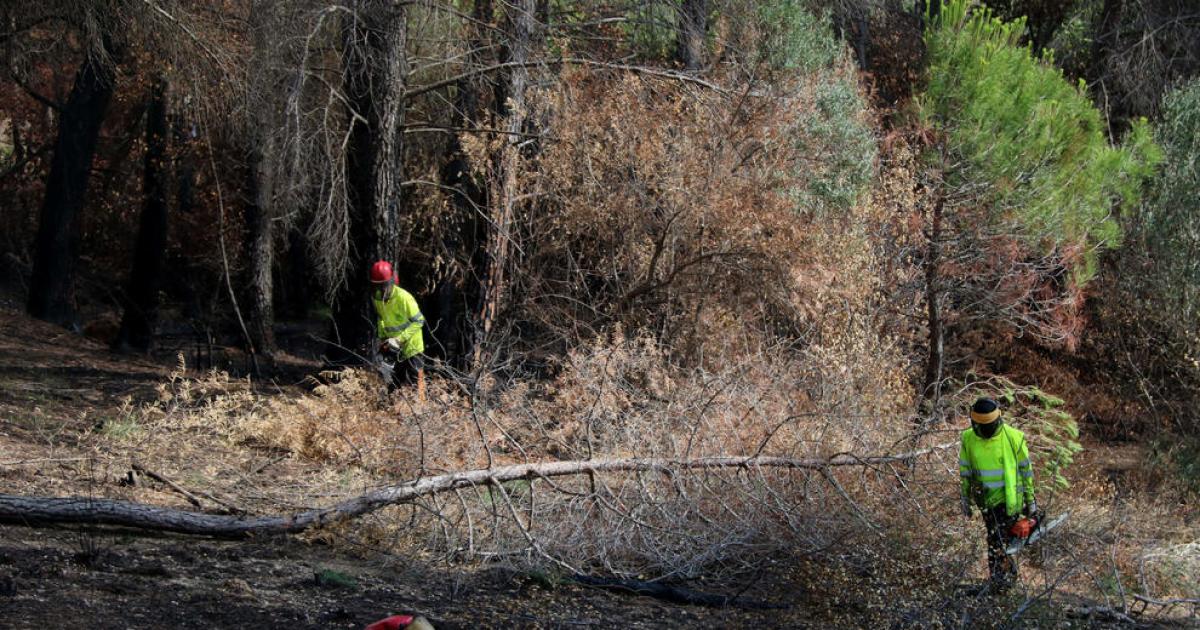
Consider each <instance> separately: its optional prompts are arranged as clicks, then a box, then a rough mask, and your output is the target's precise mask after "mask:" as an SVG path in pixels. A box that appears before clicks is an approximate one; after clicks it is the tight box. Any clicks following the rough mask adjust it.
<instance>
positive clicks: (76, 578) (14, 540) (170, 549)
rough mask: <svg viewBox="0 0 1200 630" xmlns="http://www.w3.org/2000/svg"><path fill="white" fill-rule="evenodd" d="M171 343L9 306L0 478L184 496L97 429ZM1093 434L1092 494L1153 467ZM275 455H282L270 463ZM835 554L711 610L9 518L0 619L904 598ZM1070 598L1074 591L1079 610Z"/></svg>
mask: <svg viewBox="0 0 1200 630" xmlns="http://www.w3.org/2000/svg"><path fill="white" fill-rule="evenodd" d="M176 350H180V351H186V348H185V347H183V346H181V347H180V348H175V349H171V348H168V351H167V352H166V353H164V355H163V356H160V357H159V358H158V359H154V358H129V357H122V356H117V355H113V354H111V353H109V352H108V351H107V348H106V346H105V345H104V344H102V343H99V342H97V341H94V340H92V339H89V338H87V337H83V336H80V335H75V334H72V333H69V332H67V331H65V330H63V329H61V328H57V327H54V326H50V325H47V324H43V323H41V322H36V321H32V320H30V319H28V318H26V317H24V316H23V315H21V314H19V313H18V312H16V311H15V310H14V309H12V308H8V307H0V493H13V494H28V495H43V496H45V495H52V496H67V495H76V496H79V495H82V496H108V497H113V496H116V497H120V498H133V499H134V500H139V501H143V502H150V503H160V504H164V505H172V506H176V507H184V508H187V507H188V506H187V505H186V504H184V503H182V501H181V499H180V497H179V496H178V495H176V494H173V493H170V492H169V491H167V490H166V489H165V488H163V487H161V486H156V485H152V484H146V483H145V482H143V483H142V487H139V488H138V489H136V490H130V489H127V488H126V489H118V488H117V486H118V485H119V484H120V482H121V480H122V478H123V477H124V475H125V474H126V473H127V471H126V470H125V469H123V468H121V467H120V465H118V464H114V463H113V462H112V461H105V462H104V463H102V464H98V463H96V462H98V461H101V460H99V459H97V458H96V457H95V452H94V451H93V450H92V449H91V447H90V446H89V444H88V440H87V436H88V435H90V434H92V433H94V432H95V431H98V430H100V431H113V430H119V428H120V425H119V423H114V420H113V419H118V418H120V417H121V414H122V410H123V409H128V408H129V406H130V405H131V404H137V403H138V402H144V401H152V400H154V399H155V397H156V396H158V395H159V388H158V386H159V385H160V384H161V383H163V382H164V381H166V380H168V379H169V378H170V377H171V376H170V375H171V373H172V371H173V370H174V369H175V367H176V363H177V362H176V361H175V360H173V359H172V356H171V355H173V354H174V352H175V351H176ZM290 361H291V363H290V367H291V368H292V370H293V371H294V372H296V373H297V374H302V373H303V372H304V371H305V370H306V369H309V370H315V369H316V368H317V364H316V363H315V361H305V360H303V359H297V358H292V359H291V360H290ZM272 387H274V389H275V391H277V392H278V393H279V394H280V395H289V392H291V391H292V388H296V389H295V391H296V392H299V391H300V390H299V388H297V387H296V386H295V385H289V384H286V383H283V384H280V383H275V384H273V385H272ZM106 423H107V424H106ZM114 427H115V428H114ZM1087 446H1088V448H1087V450H1086V451H1085V452H1084V454H1082V455H1081V457H1080V461H1079V464H1078V467H1077V469H1076V471H1075V474H1076V475H1077V476H1078V478H1079V479H1078V482H1077V485H1076V487H1077V488H1078V494H1079V496H1080V497H1083V496H1086V497H1089V500H1090V501H1092V502H1093V503H1095V504H1104V503H1107V502H1114V501H1125V500H1127V499H1128V498H1129V497H1130V496H1132V495H1138V494H1139V493H1142V492H1143V491H1145V490H1147V489H1148V488H1149V487H1151V486H1153V485H1154V484H1157V483H1158V481H1160V480H1161V478H1160V477H1155V476H1154V475H1152V474H1150V473H1149V472H1147V471H1146V470H1145V469H1146V466H1147V465H1148V464H1147V462H1148V461H1149V460H1150V459H1151V458H1150V457H1148V453H1147V450H1146V447H1144V446H1142V445H1136V444H1123V445H1102V444H1088V445H1087ZM246 457H247V458H248V460H247V461H249V460H251V459H253V460H254V461H256V462H257V461H261V462H263V465H262V467H261V468H259V467H258V465H257V464H254V465H252V467H253V468H255V469H256V470H257V471H258V472H263V471H264V470H267V471H268V472H267V473H265V474H267V475H269V478H268V479H266V480H264V481H263V482H262V483H264V484H287V483H303V482H304V479H305V475H306V474H311V473H312V470H311V466H309V465H306V464H304V463H302V462H295V461H292V460H290V459H289V460H287V461H282V462H279V461H278V460H277V459H272V457H271V454H269V453H268V454H265V455H264V454H262V453H250V454H246ZM255 458H256V459H255ZM276 462H278V463H276ZM268 463H275V465H271V466H270V467H269V469H268ZM953 481H954V480H951V481H950V482H948V483H952V482H953ZM131 492H136V494H133V495H132V496H131V495H130V493H131ZM1176 507H1178V509H1173V510H1172V513H1171V515H1170V516H1169V523H1166V522H1164V523H1161V524H1160V526H1161V528H1162V530H1163V531H1167V532H1168V533H1167V534H1163V535H1164V536H1168V537H1174V538H1175V539H1177V540H1183V541H1185V542H1186V541H1187V537H1188V536H1187V534H1186V532H1187V531H1188V530H1189V528H1191V530H1192V531H1193V533H1194V531H1195V530H1194V528H1195V524H1196V521H1197V519H1198V513H1197V509H1196V508H1195V507H1194V506H1192V507H1188V506H1176ZM1180 532H1183V534H1180ZM1181 536H1182V537H1181ZM1192 537H1193V538H1194V535H1193V536H1192ZM981 566H982V564H981ZM842 570H844V569H838V568H831V567H829V566H824V565H821V564H820V563H819V562H817V561H815V560H813V559H804V558H779V559H778V561H777V562H776V563H775V564H773V565H772V566H771V567H764V570H763V572H762V574H761V575H759V576H757V577H756V578H755V581H754V582H753V583H751V584H749V585H729V584H713V585H710V586H709V587H706V586H704V585H695V584H693V585H691V587H692V588H696V589H698V590H709V589H710V588H711V590H712V591H713V592H718V593H728V592H731V591H732V592H736V591H738V590H743V589H744V592H743V593H742V595H744V596H745V597H748V598H752V599H754V600H758V601H764V602H773V603H777V604H780V605H782V606H784V608H780V609H770V610H749V609H741V608H726V609H718V608H706V607H698V606H686V605H677V604H671V603H667V602H663V601H659V600H655V599H651V598H647V597H636V596H632V595H629V594H625V593H620V592H612V591H605V590H598V589H595V588H590V587H585V586H582V585H579V584H576V583H574V582H570V581H565V582H564V581H559V580H556V579H553V578H548V577H547V576H541V575H530V574H521V573H517V572H513V571H510V570H505V569H501V568H497V567H487V566H480V565H478V564H465V563H457V564H449V563H447V562H446V561H445V560H444V559H442V558H437V557H432V556H430V555H427V554H425V553H423V552H421V551H420V550H419V549H414V550H413V551H411V553H409V554H405V553H397V552H396V550H395V549H394V548H393V549H390V550H388V551H386V552H380V551H379V550H377V549H374V548H372V547H371V546H370V545H369V544H365V543H356V542H353V541H351V540H350V539H344V540H334V541H333V542H332V543H331V542H330V541H329V540H328V539H325V538H320V537H318V538H311V539H303V538H301V539H297V538H295V537H279V538H267V539H259V540H250V541H224V540H216V539H210V538H203V537H187V536H177V535H164V534H152V533H146V532H137V531H130V530H121V529H112V528H107V529H106V528H83V527H66V526H64V527H30V526H26V525H21V524H7V525H0V626H3V627H6V628H45V627H89V628H117V627H120V628H164V627H204V628H242V627H288V628H361V627H363V626H365V625H366V624H368V623H370V622H372V621H374V620H376V619H379V618H382V617H384V616H387V615H389V614H393V613H416V614H423V615H426V616H428V617H429V618H430V619H431V620H432V621H433V622H434V624H435V626H436V627H438V628H491V627H498V628H576V627H622V628H679V627H730V628H733V627H754V628H774V627H780V628H784V627H787V628H794V627H830V626H837V627H856V626H858V627H861V626H866V625H874V624H875V623H876V622H877V620H879V619H886V618H891V619H892V620H893V623H894V622H895V621H894V620H895V608H894V607H896V606H900V605H901V604H899V603H895V602H896V600H895V599H894V596H895V595H896V593H894V592H892V591H893V588H892V587H891V586H890V585H889V580H891V579H892V578H891V577H889V575H888V574H887V573H886V572H882V573H879V574H870V573H869V572H867V573H862V574H859V575H856V576H850V579H851V580H854V581H856V582H857V583H858V584H859V586H860V587H861V589H862V591H863V592H868V591H869V592H874V593H878V594H879V597H878V598H877V599H873V598H866V599H864V598H861V597H859V593H856V592H847V591H845V590H844V589H843V587H841V586H839V584H844V583H845V582H843V581H842V580H840V579H835V578H834V576H832V575H831V574H830V572H837V571H842ZM1028 570H1036V569H1028ZM944 590H945V589H942V592H944ZM1007 597H1008V598H1010V601H1006V602H1005V606H1007V607H1015V606H1017V605H1020V604H1021V602H1022V600H1023V599H1024V600H1025V601H1029V602H1032V603H1033V606H1032V610H1031V613H1030V614H1029V616H1028V618H1033V619H1038V618H1041V619H1043V621H1042V623H1043V624H1045V625H1054V626H1065V625H1074V626H1076V627H1098V626H1103V625H1106V624H1108V623H1109V622H1112V621H1113V617H1111V616H1110V615H1107V614H1104V613H1102V614H1099V615H1097V614H1092V615H1087V614H1079V613H1078V611H1086V610H1087V609H1089V607H1090V608H1092V609H1102V608H1109V607H1111V606H1112V603H1111V602H1104V601H1098V600H1097V599H1095V598H1094V596H1091V595H1088V594H1087V593H1085V592H1083V591H1080V592H1079V593H1078V594H1071V593H1068V594H1066V595H1065V596H1063V597H1059V598H1058V599H1057V600H1056V601H1055V603H1054V605H1053V606H1041V605H1040V604H1038V603H1037V600H1036V598H1035V597H1033V594H1031V593H1028V592H1026V591H1025V590H1024V589H1022V590H1021V591H1020V592H1017V593H1014V594H1010V595H1008V596H1007ZM1063 602H1071V606H1070V607H1069V610H1068V609H1066V608H1063ZM997 604H998V602H996V601H992V600H989V599H987V598H983V599H979V600H978V602H977V604H976V605H973V606H968V607H966V608H964V607H962V606H956V607H954V613H953V614H954V616H953V617H952V618H946V619H943V620H942V623H944V624H945V625H948V626H956V625H960V624H961V623H966V622H968V619H969V617H964V616H963V615H972V616H975V619H980V617H979V615H983V618H984V619H986V615H987V611H988V610H994V609H995V608H997ZM928 605H930V606H936V605H937V604H936V601H929V602H928ZM888 607H893V608H891V609H888ZM1072 610H1074V611H1076V612H1075V613H1072V612H1071V611H1072ZM885 613H886V614H885ZM934 617H935V618H936V614H935V615H934ZM917 618H919V619H924V620H926V622H927V621H928V620H929V619H930V617H929V616H928V615H927V614H922V615H920V616H918V617H916V618H914V622H915V621H916V619H917ZM1142 621H1145V622H1147V623H1148V622H1149V619H1148V618H1147V619H1143V620H1142ZM1189 621H1190V620H1189V619H1187V618H1186V617H1179V616H1174V617H1171V616H1167V617H1160V618H1157V619H1156V623H1161V624H1164V625H1170V626H1172V627H1188V623H1189ZM902 625H912V624H911V623H910V624H902ZM972 625H973V624H972ZM984 625H989V624H986V623H985V624H984Z"/></svg>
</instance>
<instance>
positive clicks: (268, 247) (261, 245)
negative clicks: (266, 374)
mask: <svg viewBox="0 0 1200 630" xmlns="http://www.w3.org/2000/svg"><path fill="white" fill-rule="evenodd" d="M272 146H273V145H272V142H271V141H270V140H266V141H264V142H263V144H262V145H261V146H258V147H255V148H253V149H251V155H250V173H249V179H250V181H249V182H248V183H249V188H250V191H251V195H250V203H248V204H247V205H246V252H245V256H246V275H247V277H246V280H245V282H244V286H245V287H246V288H247V291H248V293H249V294H248V295H247V296H246V297H247V302H248V304H249V308H248V313H247V316H248V321H247V328H248V329H249V330H248V331H247V332H249V334H250V345H251V347H250V348H248V349H247V350H248V351H249V352H250V353H251V355H257V356H261V357H263V358H266V359H267V360H270V358H271V356H272V355H273V354H274V353H275V302H274V299H273V297H274V288H275V284H274V277H273V276H272V270H273V269H274V266H275V229H274V225H275V221H274V217H275V212H274V208H275V203H274V193H275V182H274V176H273V174H272V170H271V164H270V160H271V159H272Z"/></svg>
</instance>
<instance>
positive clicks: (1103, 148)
mask: <svg viewBox="0 0 1200 630" xmlns="http://www.w3.org/2000/svg"><path fill="white" fill-rule="evenodd" d="M940 8H941V10H940V12H938V13H937V14H936V16H933V15H931V16H930V21H929V23H930V26H929V28H928V29H927V31H926V35H925V37H926V44H927V47H928V55H929V74H928V76H929V82H928V87H927V89H926V91H925V93H924V95H923V96H922V97H921V98H920V99H918V105H917V107H918V111H919V116H920V120H921V123H922V126H923V127H924V128H925V129H926V130H928V131H929V132H930V133H928V134H927V137H930V138H933V141H932V142H931V143H930V149H929V151H928V152H927V154H928V156H929V158H930V159H929V166H930V172H929V174H928V182H929V188H930V190H932V191H933V194H932V201H931V202H930V208H931V209H930V211H929V213H928V214H929V217H928V222H929V224H930V225H931V229H929V230H927V236H928V239H929V243H928V249H927V255H926V290H927V300H928V301H929V302H930V303H931V304H932V307H931V309H930V317H929V319H930V330H931V339H930V342H931V348H934V349H935V350H931V352H930V357H931V363H930V369H929V370H928V372H927V379H926V380H927V383H926V385H927V386H932V385H934V384H935V382H936V381H938V380H940V378H941V375H942V370H941V362H942V359H943V357H941V356H938V353H937V352H936V348H937V347H938V346H940V345H941V343H942V341H943V340H942V335H943V334H952V333H958V334H959V335H960V341H961V340H962V337H961V335H962V334H965V333H970V332H973V331H978V330H980V329H981V328H985V327H989V326H990V330H992V331H997V330H998V331H1001V332H1002V333H1003V334H1005V335H1019V334H1021V333H1023V332H1030V333H1033V334H1035V335H1036V336H1037V337H1039V338H1040V339H1042V340H1043V341H1048V342H1052V343H1065V344H1066V345H1068V346H1070V345H1071V344H1073V343H1074V340H1075V338H1076V335H1077V333H1078V330H1079V326H1080V318H1079V316H1078V311H1079V308H1080V307H1081V306H1082V301H1083V300H1082V289H1083V287H1084V286H1085V285H1086V284H1087V282H1088V281H1089V280H1091V279H1092V278H1093V277H1094V276H1095V273H1096V263H1097V259H1098V254H1099V252H1100V251H1101V250H1102V249H1104V248H1110V247H1115V246H1117V245H1118V244H1119V243H1120V242H1121V236H1122V233H1121V229H1120V225H1119V223H1118V222H1117V220H1116V218H1115V215H1114V209H1115V208H1117V207H1120V206H1127V207H1131V206H1134V205H1135V204H1137V203H1138V201H1139V199H1140V196H1141V193H1142V189H1143V184H1144V182H1145V181H1146V179H1147V178H1148V177H1149V176H1150V175H1151V173H1152V172H1153V167H1154V165H1155V164H1156V163H1157V161H1158V159H1159V150H1158V148H1157V146H1156V145H1155V144H1154V142H1153V139H1152V137H1151V133H1150V128H1149V126H1148V125H1147V124H1146V122H1145V121H1137V122H1136V123H1135V124H1134V125H1133V127H1132V129H1131V131H1130V132H1129V134H1128V136H1127V137H1126V138H1125V142H1124V144H1123V145H1121V146H1114V145H1112V144H1110V143H1109V141H1108V138H1107V136H1106V135H1105V124H1104V121H1103V119H1102V117H1101V115H1100V112H1099V111H1098V110H1097V109H1096V107H1095V106H1094V105H1093V104H1092V102H1091V100H1090V99H1089V98H1088V94H1087V92H1086V90H1085V89H1084V86H1082V85H1074V84H1072V83H1070V82H1069V81H1067V80H1066V79H1065V78H1064V77H1063V75H1062V72H1061V71H1060V70H1058V69H1057V68H1055V67H1054V66H1053V65H1052V63H1051V60H1049V59H1045V58H1039V57H1038V56H1036V55H1035V54H1034V53H1033V52H1032V50H1031V49H1030V48H1029V47H1028V46H1023V45H1021V43H1020V42H1021V40H1022V36H1023V34H1024V32H1025V22H1024V20H1022V19H1018V20H1015V21H1004V20H1002V19H999V18H997V17H995V16H994V15H993V13H992V12H991V11H990V10H989V9H987V8H975V7H974V3H972V2H968V1H966V0H951V1H950V2H945V3H943V4H942V5H941V7H940ZM931 13H932V12H931ZM996 324H999V325H1000V326H999V327H997V326H995V325H996ZM946 326H949V327H951V328H952V329H950V330H947V329H946V328H944V327H946ZM943 331H946V332H943ZM935 336H936V338H934V337H935ZM988 338H991V337H990V336H989V337H988ZM935 362H936V363H937V365H936V366H935V365H934V363H935Z"/></svg>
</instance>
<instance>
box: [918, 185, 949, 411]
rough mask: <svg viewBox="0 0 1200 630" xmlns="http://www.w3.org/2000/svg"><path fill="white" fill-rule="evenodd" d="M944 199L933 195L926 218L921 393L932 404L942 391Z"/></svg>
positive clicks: (943, 352)
mask: <svg viewBox="0 0 1200 630" xmlns="http://www.w3.org/2000/svg"><path fill="white" fill-rule="evenodd" d="M943 204H944V200H943V198H942V195H941V192H940V191H939V192H938V193H937V194H936V198H935V199H934V203H933V208H932V209H931V211H930V218H929V243H928V246H927V247H928V249H927V250H926V254H925V305H926V325H927V327H928V328H929V352H928V358H927V361H926V363H925V384H924V387H922V393H923V396H924V399H925V400H926V401H929V402H931V403H932V404H933V405H936V404H937V402H938V398H940V397H941V391H942V373H943V368H944V366H945V322H944V321H943V318H942V309H941V304H942V295H943V293H944V291H943V290H942V278H941V275H940V273H939V265H940V263H941V260H940V258H941V239H942V211H943Z"/></svg>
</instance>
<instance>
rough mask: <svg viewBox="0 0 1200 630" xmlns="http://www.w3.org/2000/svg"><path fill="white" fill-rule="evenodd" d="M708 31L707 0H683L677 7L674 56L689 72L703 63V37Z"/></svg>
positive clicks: (697, 68)
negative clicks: (677, 19) (677, 17)
mask: <svg viewBox="0 0 1200 630" xmlns="http://www.w3.org/2000/svg"><path fill="white" fill-rule="evenodd" d="M707 32H708V0H683V3H682V4H681V5H680V7H679V28H678V31H677V35H676V39H677V41H676V53H675V54H676V57H678V59H679V63H681V64H683V68H684V70H687V71H689V72H692V71H695V70H699V69H700V67H701V66H702V65H704V49H705V45H704V43H705V42H704V39H705V36H706V35H707Z"/></svg>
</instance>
